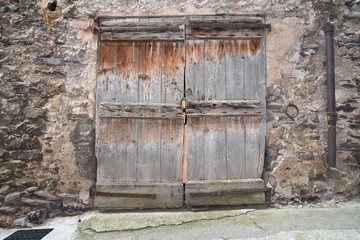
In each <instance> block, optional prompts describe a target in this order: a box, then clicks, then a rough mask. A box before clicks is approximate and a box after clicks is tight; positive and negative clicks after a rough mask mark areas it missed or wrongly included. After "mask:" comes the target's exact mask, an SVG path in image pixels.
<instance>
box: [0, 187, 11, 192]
mask: <svg viewBox="0 0 360 240" xmlns="http://www.w3.org/2000/svg"><path fill="white" fill-rule="evenodd" d="M9 188H10V186H9V185H4V186H2V187H1V188H0V194H3V193H5V192H6V191H7V190H9Z"/></svg>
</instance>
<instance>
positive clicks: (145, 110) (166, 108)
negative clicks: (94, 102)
mask: <svg viewBox="0 0 360 240" xmlns="http://www.w3.org/2000/svg"><path fill="white" fill-rule="evenodd" d="M98 116H99V117H128V118H131V117H132V118H183V117H184V116H183V113H182V107H181V105H179V104H177V105H176V104H161V103H159V104H154V103H121V102H115V103H108V102H102V103H101V104H100V107H99V111H98Z"/></svg>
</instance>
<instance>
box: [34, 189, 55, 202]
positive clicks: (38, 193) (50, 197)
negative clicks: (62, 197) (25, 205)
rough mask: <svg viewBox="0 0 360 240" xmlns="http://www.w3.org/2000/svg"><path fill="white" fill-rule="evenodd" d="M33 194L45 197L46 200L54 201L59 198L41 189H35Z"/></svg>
mask: <svg viewBox="0 0 360 240" xmlns="http://www.w3.org/2000/svg"><path fill="white" fill-rule="evenodd" d="M33 194H35V195H36V196H39V197H42V198H46V199H47V200H51V201H55V200H58V199H59V198H58V197H57V196H54V195H52V194H50V193H47V192H44V191H42V190H40V191H36V192H34V193H33Z"/></svg>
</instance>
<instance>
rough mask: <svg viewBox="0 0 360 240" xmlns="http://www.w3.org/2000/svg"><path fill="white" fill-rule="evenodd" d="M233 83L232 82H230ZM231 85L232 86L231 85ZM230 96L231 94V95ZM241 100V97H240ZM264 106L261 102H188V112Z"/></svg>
mask: <svg viewBox="0 0 360 240" xmlns="http://www.w3.org/2000/svg"><path fill="white" fill-rule="evenodd" d="M230 83H231V82H230ZM229 85H231V84H229ZM229 95H230V94H229ZM238 99H239V97H238ZM261 104H262V101H260V100H208V101H190V100H189V101H187V102H186V109H187V111H188V112H192V111H196V110H198V109H200V108H203V109H205V108H209V109H217V108H232V109H236V108H259V107H260V106H261Z"/></svg>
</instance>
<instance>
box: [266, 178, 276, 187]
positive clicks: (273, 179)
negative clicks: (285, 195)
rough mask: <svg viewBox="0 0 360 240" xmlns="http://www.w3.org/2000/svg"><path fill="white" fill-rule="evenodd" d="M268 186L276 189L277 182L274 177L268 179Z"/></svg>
mask: <svg viewBox="0 0 360 240" xmlns="http://www.w3.org/2000/svg"><path fill="white" fill-rule="evenodd" d="M268 182H269V184H270V185H271V187H272V188H276V186H277V181H276V178H275V177H274V176H270V177H269V179H268Z"/></svg>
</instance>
